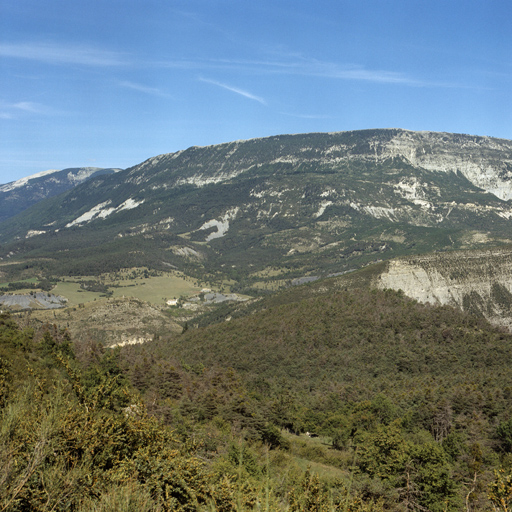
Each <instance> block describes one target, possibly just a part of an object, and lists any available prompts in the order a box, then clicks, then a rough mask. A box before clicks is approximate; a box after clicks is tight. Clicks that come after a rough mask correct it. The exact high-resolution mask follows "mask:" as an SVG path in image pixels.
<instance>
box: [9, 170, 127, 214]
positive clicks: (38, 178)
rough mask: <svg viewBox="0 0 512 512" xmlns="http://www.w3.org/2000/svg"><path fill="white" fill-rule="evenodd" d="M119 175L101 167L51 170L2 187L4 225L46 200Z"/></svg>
mask: <svg viewBox="0 0 512 512" xmlns="http://www.w3.org/2000/svg"><path fill="white" fill-rule="evenodd" d="M118 171H120V169H100V168H99V167H76V168H71V169H63V170H61V171H59V170H50V171H44V172H41V173H38V174H33V175H32V176H28V177H26V178H22V179H20V180H17V181H12V182H10V183H7V184H6V185H0V222H2V221H4V220H6V219H9V218H10V217H14V216H15V215H17V214H18V213H21V212H22V211H24V210H26V209H27V208H29V207H30V206H32V205H33V204H35V203H37V202H39V201H42V200H43V199H46V198H48V197H53V196H55V195H58V194H61V193H62V192H65V191H66V190H69V189H70V188H73V187H76V186H77V185H79V184H80V183H83V182H84V181H86V180H88V179H90V178H93V177H94V176H100V175H102V174H112V173H115V172H118Z"/></svg>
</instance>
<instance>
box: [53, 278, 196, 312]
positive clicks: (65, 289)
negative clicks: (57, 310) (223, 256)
mask: <svg viewBox="0 0 512 512" xmlns="http://www.w3.org/2000/svg"><path fill="white" fill-rule="evenodd" d="M88 279H90V277H89V278H87V277H85V278H83V280H85V281H87V280H88ZM102 280H103V282H104V283H105V284H106V285H107V286H109V287H110V286H112V285H115V287H111V288H110V290H111V291H112V292H113V294H112V296H113V297H134V298H137V299H140V300H143V301H146V302H150V303H151V304H158V305H163V304H164V303H165V300H167V299H172V298H174V297H176V298H179V297H180V296H189V295H193V294H195V293H198V292H200V291H201V288H202V287H201V286H200V285H198V284H196V281H195V280H193V279H192V278H187V277H185V276H180V275H175V274H165V275H162V276H156V277H147V278H144V277H137V278H135V279H123V280H114V279H111V278H109V277H106V278H104V279H102ZM78 281H80V278H74V279H69V280H65V281H60V282H59V283H58V284H57V286H56V287H55V288H54V289H53V290H52V293H54V294H55V295H62V296H63V297H66V298H67V299H68V301H69V305H70V306H76V305H78V304H85V303H87V302H91V301H94V300H97V299H100V298H101V297H102V296H104V294H103V293H100V292H91V291H87V290H82V289H81V288H80V283H79V282H78Z"/></svg>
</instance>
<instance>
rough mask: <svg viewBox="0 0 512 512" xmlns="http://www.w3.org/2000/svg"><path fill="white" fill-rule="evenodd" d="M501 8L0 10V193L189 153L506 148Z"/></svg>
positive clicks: (139, 5)
mask: <svg viewBox="0 0 512 512" xmlns="http://www.w3.org/2000/svg"><path fill="white" fill-rule="evenodd" d="M511 22H512V2H510V0H485V1H484V0H478V1H476V0H310V1H306V0H271V1H270V0H253V1H246V0H87V2H82V1H75V0H44V1H41V0H1V2H0V183H8V182H11V181H14V180H17V179H19V178H22V177H25V176H29V175H32V174H35V173H39V172H42V171H45V170H48V169H64V168H68V167H83V166H89V167H120V168H126V167H130V166H132V165H136V164H138V163H140V162H142V161H143V160H145V159H147V158H150V157H152V156H155V155H158V154H161V153H170V152H174V151H179V150H182V149H186V148H188V147H190V146H206V145H210V144H218V143H222V142H229V141H233V140H241V139H250V138H254V137H266V136H271V135H279V134H289V133H307V132H333V131H345V130H359V129H367V128H405V129H409V130H431V131H445V132H456V133H469V134H474V135H489V136H493V137H500V138H506V139H512V31H511V29H510V26H511Z"/></svg>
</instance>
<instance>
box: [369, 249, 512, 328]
mask: <svg viewBox="0 0 512 512" xmlns="http://www.w3.org/2000/svg"><path fill="white" fill-rule="evenodd" d="M376 284H377V286H378V287H379V288H383V289H384V288H391V289H394V290H402V291H403V292H404V293H405V295H407V296H409V297H411V298H413V299H416V300H418V301H419V302H424V303H430V304H435V305H451V306H455V307H459V308H461V309H463V310H464V311H468V312H471V313H476V314H478V315H481V316H484V317H485V318H487V320H489V321H490V322H491V323H493V324H494V325H500V326H503V327H507V328H509V329H510V328H512V248H511V247H507V248H499V249H492V250H481V251H454V252H449V253H435V254H430V255H426V256H421V257H408V258H398V259H396V260H392V261H390V262H388V263H387V268H386V270H385V271H384V272H383V273H382V274H381V275H380V276H379V277H378V278H377V280H376Z"/></svg>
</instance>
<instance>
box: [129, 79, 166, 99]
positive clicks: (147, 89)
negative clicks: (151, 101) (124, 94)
mask: <svg viewBox="0 0 512 512" xmlns="http://www.w3.org/2000/svg"><path fill="white" fill-rule="evenodd" d="M119 85H120V86H121V87H126V88H127V89H133V90H134V91H138V92H142V93H144V94H150V95H152V96H161V97H169V95H168V94H166V93H165V92H163V91H162V90H160V89H158V88H157V87H148V86H146V85H142V84H137V83H134V82H127V81H123V82H120V83H119Z"/></svg>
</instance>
